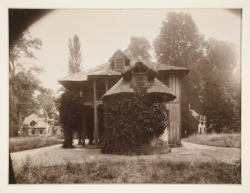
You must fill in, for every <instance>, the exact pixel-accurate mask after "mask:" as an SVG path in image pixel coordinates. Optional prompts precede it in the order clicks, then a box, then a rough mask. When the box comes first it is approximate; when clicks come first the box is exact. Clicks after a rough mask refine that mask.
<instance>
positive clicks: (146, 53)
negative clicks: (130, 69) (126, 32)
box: [128, 36, 152, 60]
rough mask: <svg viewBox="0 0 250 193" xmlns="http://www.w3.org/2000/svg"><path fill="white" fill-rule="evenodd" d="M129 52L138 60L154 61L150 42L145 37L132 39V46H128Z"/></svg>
mask: <svg viewBox="0 0 250 193" xmlns="http://www.w3.org/2000/svg"><path fill="white" fill-rule="evenodd" d="M128 50H129V51H130V54H131V56H132V57H134V58H136V59H144V60H150V59H152V57H151V55H150V51H151V45H150V42H149V41H148V40H147V39H146V38H145V37H134V36H132V37H131V38H130V44H129V45H128Z"/></svg>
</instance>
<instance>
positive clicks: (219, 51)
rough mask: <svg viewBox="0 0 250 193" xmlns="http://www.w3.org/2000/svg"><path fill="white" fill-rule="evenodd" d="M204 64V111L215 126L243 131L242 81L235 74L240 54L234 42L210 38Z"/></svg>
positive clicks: (225, 129)
mask: <svg viewBox="0 0 250 193" xmlns="http://www.w3.org/2000/svg"><path fill="white" fill-rule="evenodd" d="M204 48H205V50H206V60H205V62H204V63H203V64H201V73H202V80H201V82H202V83H203V86H202V92H201V94H202V95H201V96H202V102H203V107H204V109H203V111H204V113H205V114H206V115H207V117H208V120H209V122H210V123H211V124H214V127H215V130H216V131H218V132H221V131H224V132H229V131H240V82H239V79H238V78H234V72H235V69H237V67H238V66H237V56H236V51H235V46H234V45H233V44H232V43H228V42H223V41H218V40H215V39H209V40H208V41H207V42H206V45H205V47H204Z"/></svg>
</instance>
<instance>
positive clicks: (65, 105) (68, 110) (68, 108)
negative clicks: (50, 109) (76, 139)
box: [59, 91, 82, 148]
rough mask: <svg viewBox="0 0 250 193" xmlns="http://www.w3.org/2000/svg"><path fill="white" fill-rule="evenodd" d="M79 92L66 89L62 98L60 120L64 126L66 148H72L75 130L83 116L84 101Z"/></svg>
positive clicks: (64, 144) (64, 145)
mask: <svg viewBox="0 0 250 193" xmlns="http://www.w3.org/2000/svg"><path fill="white" fill-rule="evenodd" d="M78 95H79V94H78V93H76V92H74V91H66V92H65V93H63V94H62V96H61V100H60V107H59V112H60V122H61V124H62V126H63V133H64V143H63V147H64V148H72V147H73V146H72V142H73V131H74V129H75V127H76V123H77V121H79V120H80V119H79V117H80V116H81V108H82V103H81V100H80V97H79V96H78Z"/></svg>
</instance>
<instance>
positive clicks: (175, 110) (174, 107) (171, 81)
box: [161, 74, 181, 141]
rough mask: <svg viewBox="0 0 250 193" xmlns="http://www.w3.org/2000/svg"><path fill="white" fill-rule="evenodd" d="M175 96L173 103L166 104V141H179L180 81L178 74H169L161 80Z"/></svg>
mask: <svg viewBox="0 0 250 193" xmlns="http://www.w3.org/2000/svg"><path fill="white" fill-rule="evenodd" d="M161 81H162V82H163V83H164V84H165V85H166V86H167V87H168V88H170V90H171V91H172V92H173V94H174V95H175V96H176V99H175V100H174V101H171V102H168V103H166V108H167V109H168V110H169V115H168V139H170V140H171V139H177V140H178V141H180V140H181V81H180V78H179V76H178V74H169V75H168V76H165V78H164V79H162V80H161Z"/></svg>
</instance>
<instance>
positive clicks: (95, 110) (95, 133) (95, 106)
mask: <svg viewBox="0 0 250 193" xmlns="http://www.w3.org/2000/svg"><path fill="white" fill-rule="evenodd" d="M94 139H95V145H97V146H98V120H97V105H96V80H95V78H94Z"/></svg>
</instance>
